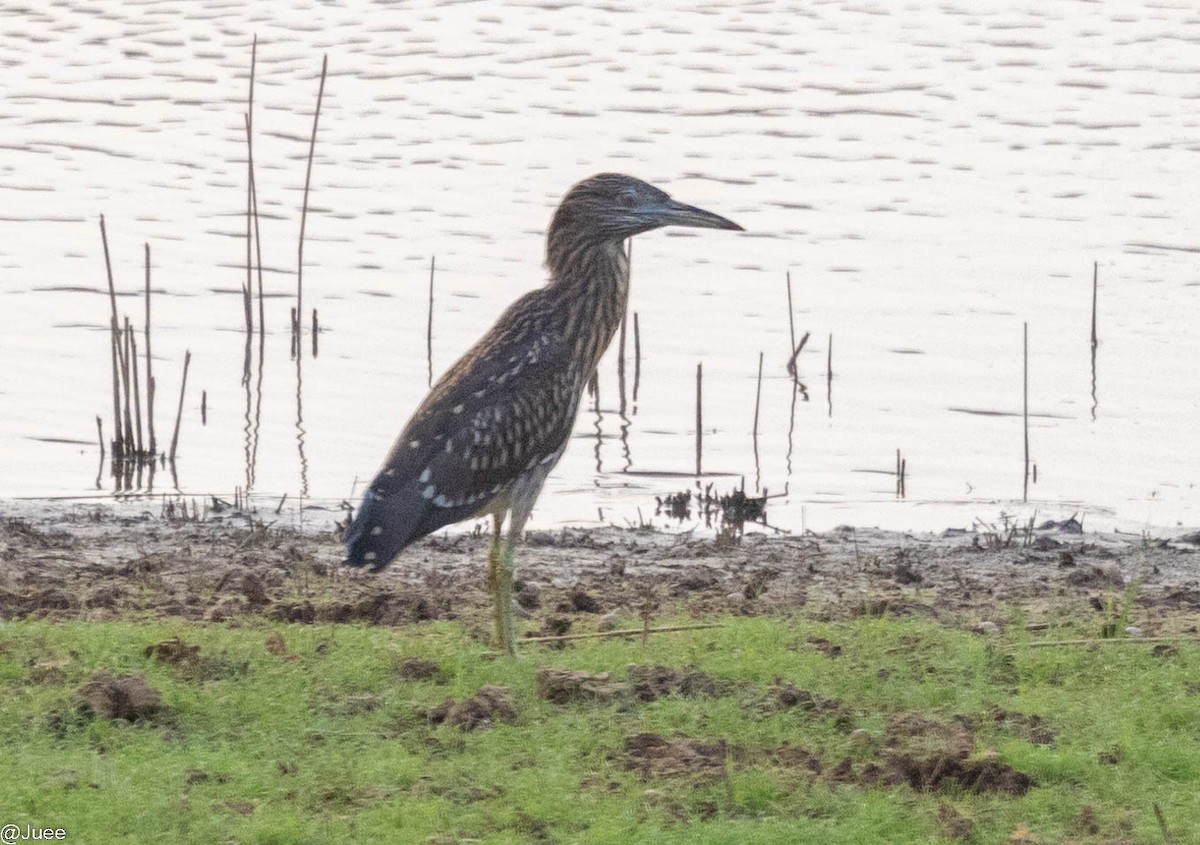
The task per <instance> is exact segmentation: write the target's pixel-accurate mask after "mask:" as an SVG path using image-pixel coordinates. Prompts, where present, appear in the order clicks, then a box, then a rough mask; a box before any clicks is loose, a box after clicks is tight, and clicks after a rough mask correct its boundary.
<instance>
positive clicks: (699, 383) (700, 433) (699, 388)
mask: <svg viewBox="0 0 1200 845" xmlns="http://www.w3.org/2000/svg"><path fill="white" fill-rule="evenodd" d="M703 392H704V364H702V363H701V364H697V365H696V477H697V478H698V477H700V475H701V471H700V470H701V465H700V456H701V454H703V451H704V430H703V423H704V416H703V414H702V412H701V397H702V395H703Z"/></svg>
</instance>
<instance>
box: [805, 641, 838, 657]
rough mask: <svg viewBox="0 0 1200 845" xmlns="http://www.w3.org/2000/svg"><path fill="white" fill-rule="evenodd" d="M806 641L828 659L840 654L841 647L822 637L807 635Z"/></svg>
mask: <svg viewBox="0 0 1200 845" xmlns="http://www.w3.org/2000/svg"><path fill="white" fill-rule="evenodd" d="M806 642H807V643H808V644H809V645H811V646H812V647H813V648H815V649H816V650H817V651H819V652H821V654H823V655H825V656H826V657H828V658H829V659H830V660H832V659H833V658H835V657H841V656H842V647H841V646H840V645H835V644H834V643H831V642H830V641H829V640H827V639H825V638H824V637H809V638H808V639H807V640H806Z"/></svg>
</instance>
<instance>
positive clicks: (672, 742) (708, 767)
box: [625, 733, 729, 780]
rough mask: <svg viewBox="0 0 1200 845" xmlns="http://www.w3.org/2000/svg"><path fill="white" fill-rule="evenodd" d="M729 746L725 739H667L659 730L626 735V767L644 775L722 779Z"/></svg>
mask: <svg viewBox="0 0 1200 845" xmlns="http://www.w3.org/2000/svg"><path fill="white" fill-rule="evenodd" d="M728 753H729V748H728V746H727V744H726V742H725V740H723V739H722V740H718V741H716V742H699V741H697V740H694V739H688V738H686V737H679V738H676V739H666V738H665V737H662V736H660V735H658V734H656V733H640V734H634V735H633V736H629V737H626V738H625V768H626V769H629V770H631V771H637V772H639V773H640V774H641V775H642V777H647V778H648V777H651V776H652V775H653V776H658V777H692V778H698V779H701V780H720V779H721V778H723V777H725V760H726V757H727V755H728Z"/></svg>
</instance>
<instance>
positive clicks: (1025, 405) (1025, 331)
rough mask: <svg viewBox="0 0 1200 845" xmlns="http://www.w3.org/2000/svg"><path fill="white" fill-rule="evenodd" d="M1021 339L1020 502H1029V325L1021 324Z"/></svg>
mask: <svg viewBox="0 0 1200 845" xmlns="http://www.w3.org/2000/svg"><path fill="white" fill-rule="evenodd" d="M1021 338H1022V344H1023V348H1024V367H1023V377H1024V390H1023V393H1022V397H1023V401H1022V406H1021V419H1022V421H1023V423H1024V428H1025V486H1024V488H1023V490H1022V493H1021V501H1022V502H1028V501H1029V323H1028V322H1026V323H1024V324H1023V327H1022V329H1021Z"/></svg>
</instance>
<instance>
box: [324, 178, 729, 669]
mask: <svg viewBox="0 0 1200 845" xmlns="http://www.w3.org/2000/svg"><path fill="white" fill-rule="evenodd" d="M672 224H675V225H688V226H704V227H709V228H724V229H737V228H740V227H738V226H737V225H736V224H734V223H732V222H730V221H728V220H726V219H725V218H723V217H718V216H717V215H715V214H710V213H709V212H706V211H702V210H700V209H696V208H693V207H691V206H687V205H684V204H682V203H677V202H675V201H674V200H671V199H670V197H668V196H667V195H666V194H665V193H663V192H662V191H660V190H658V189H657V188H654V187H653V186H651V185H648V184H646V183H645V182H641V181H639V180H637V179H634V178H632V177H629V176H622V175H619V174H600V175H598V176H593V177H592V178H590V179H587V180H584V181H583V182H580V183H579V184H578V185H576V186H575V187H573V188H572V189H571V190H570V191H569V192H568V193H567V196H566V197H565V198H564V199H563V201H562V203H561V204H560V205H559V207H558V210H557V211H556V212H555V215H554V219H553V220H552V221H551V224H550V229H549V231H548V233H547V238H546V266H547V269H548V270H549V274H550V281H549V283H548V284H547V285H546V286H545V287H542V288H539V289H537V290H534V291H531V292H529V293H527V294H525V295H524V296H522V297H521V298H520V299H518V300H517V301H516V302H515V303H513V305H511V306H510V307H509V308H508V310H506V311H505V312H504V314H503V315H502V316H501V317H500V319H499V320H497V321H496V324H495V325H494V326H493V327H492V328H491V330H490V331H488V333H487V334H486V335H484V336H483V337H482V338H481V339H480V340H479V341H478V342H477V343H476V344H475V345H474V346H473V347H471V349H470V350H469V351H468V352H467V353H466V354H465V355H463V356H462V358H460V359H459V360H458V361H457V363H455V364H454V366H452V367H451V368H450V369H449V370H448V371H447V372H446V374H445V375H444V376H442V378H441V379H440V380H439V381H438V383H437V384H436V385H434V387H433V389H432V390H431V391H430V393H429V395H428V396H427V397H426V398H425V401H423V402H422V403H421V406H420V407H419V408H418V409H417V410H416V412H415V413H414V414H413V416H412V419H410V420H409V422H408V424H407V425H406V426H405V427H404V430H403V431H402V432H401V434H400V436H399V437H398V438H397V439H396V442H395V444H394V445H393V446H392V449H391V451H390V452H389V453H388V455H387V458H386V459H385V460H384V463H383V468H382V469H380V471H379V473H378V474H377V475H376V476H375V479H374V480H373V481H372V482H371V485H370V487H369V488H368V490H367V492H366V494H365V495H364V497H363V504H362V506H361V507H360V508H359V511H358V514H357V516H356V518H355V520H354V522H353V523H352V524H351V526H350V528H349V530H348V531H347V533H346V551H347V562H348V563H350V564H351V565H358V566H361V565H368V566H371V567H372V568H374V569H379V568H382V567H383V566H385V565H387V563H388V562H390V561H391V560H392V559H393V558H394V557H395V556H396V554H398V553H399V552H400V550H401V549H403V548H404V547H405V546H406V545H408V544H409V543H411V542H412V541H413V540H415V539H417V538H418V537H421V536H424V535H425V534H428V533H430V532H432V531H436V530H437V529H438V528H441V527H442V526H445V525H449V524H451V523H454V522H458V521H460V520H463V519H467V518H469V517H472V516H481V515H485V514H491V515H492V516H493V519H494V522H495V526H496V544H494V546H493V550H492V555H491V563H492V566H491V576H492V581H493V589H495V590H496V591H497V638H498V640H500V643H499V644H500V646H501V647H503V648H505V649H507V650H509V651H512V642H511V637H512V630H511V627H512V626H511V612H510V610H509V608H508V607H506V606H504V607H502V603H507V602H508V601H509V599H508V598H506V597H505V596H502V595H500V593H502V592H506V590H505V583H504V582H505V580H506V578H507V581H508V582H509V583H511V545H512V543H513V542H515V541H516V540H517V539H519V535H520V532H521V530H522V528H523V526H524V524H525V521H526V519H527V518H528V516H529V513H530V511H531V510H532V509H533V504H534V502H535V501H536V499H537V496H538V494H539V492H540V490H541V487H542V484H543V482H544V481H545V478H546V476H547V475H548V474H549V473H550V471H551V470H552V469H553V467H554V464H555V463H556V462H557V461H558V459H559V457H560V456H561V455H562V452H563V449H564V448H565V447H566V444H567V441H568V439H569V437H570V434H571V428H572V426H573V424H574V420H575V413H576V410H577V409H578V406H579V400H580V396H581V395H582V393H583V390H584V387H585V386H586V384H587V382H588V380H589V379H590V378H591V375H592V373H593V372H594V371H595V369H596V365H597V364H598V363H599V361H600V358H601V356H603V354H604V351H605V349H607V348H608V344H609V342H610V341H611V340H612V337H613V334H614V333H615V332H616V330H617V328H618V327H619V326H620V322H621V317H622V315H623V314H624V313H625V304H626V300H627V298H628V294H629V264H628V261H627V260H626V257H625V251H624V241H625V239H626V238H628V237H630V236H632V235H635V234H638V233H639V232H644V231H648V230H650V229H653V228H657V227H659V226H665V225H672ZM506 515H507V516H508V517H509V536H508V546H507V548H501V547H500V546H499V545H498V544H499V543H500V542H501V535H500V525H501V522H502V521H503V519H504V517H505V516H506ZM505 559H506V560H507V561H508V563H507V565H505V563H504V560H505ZM502 617H503V618H507V620H508V621H507V625H506V626H505V623H504V621H503V618H502Z"/></svg>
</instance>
